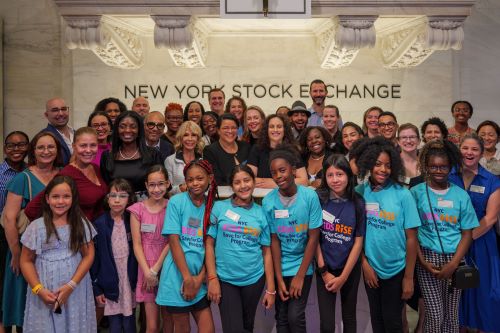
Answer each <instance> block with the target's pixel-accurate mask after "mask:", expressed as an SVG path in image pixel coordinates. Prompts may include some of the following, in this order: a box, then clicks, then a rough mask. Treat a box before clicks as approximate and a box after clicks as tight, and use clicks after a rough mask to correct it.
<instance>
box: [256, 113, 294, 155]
mask: <svg viewBox="0 0 500 333" xmlns="http://www.w3.org/2000/svg"><path fill="white" fill-rule="evenodd" d="M274 118H278V119H280V120H281V121H282V123H283V130H284V135H283V142H282V143H288V144H294V143H295V140H294V138H293V133H292V127H291V126H290V123H289V122H288V120H287V119H285V118H283V116H280V115H277V114H271V115H269V116H267V117H266V120H265V121H264V125H263V126H262V130H261V131H260V136H259V141H258V146H259V148H260V149H262V150H266V149H271V145H270V144H271V142H270V140H269V122H270V121H271V119H274Z"/></svg>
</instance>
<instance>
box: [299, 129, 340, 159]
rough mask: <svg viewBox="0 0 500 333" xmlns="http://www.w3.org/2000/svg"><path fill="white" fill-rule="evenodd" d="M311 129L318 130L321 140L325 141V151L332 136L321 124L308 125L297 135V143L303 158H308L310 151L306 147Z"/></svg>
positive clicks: (330, 142)
mask: <svg viewBox="0 0 500 333" xmlns="http://www.w3.org/2000/svg"><path fill="white" fill-rule="evenodd" d="M312 130H318V131H319V132H320V133H321V136H322V137H323V140H324V141H325V151H326V150H328V149H329V147H330V145H331V144H332V140H333V138H332V136H331V135H330V133H328V131H327V130H326V128H324V127H322V126H310V127H306V129H305V130H304V131H303V132H302V133H301V134H300V137H299V145H300V148H301V149H302V152H303V156H304V158H309V154H310V153H311V152H310V151H309V149H308V148H307V136H308V135H309V133H311V131H312Z"/></svg>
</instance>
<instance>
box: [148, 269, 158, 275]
mask: <svg viewBox="0 0 500 333" xmlns="http://www.w3.org/2000/svg"><path fill="white" fill-rule="evenodd" d="M149 273H150V274H151V275H153V276H155V277H156V276H158V272H157V271H155V270H154V269H152V268H150V269H149Z"/></svg>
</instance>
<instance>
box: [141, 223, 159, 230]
mask: <svg viewBox="0 0 500 333" xmlns="http://www.w3.org/2000/svg"><path fill="white" fill-rule="evenodd" d="M155 230H156V224H149V223H142V224H141V232H155Z"/></svg>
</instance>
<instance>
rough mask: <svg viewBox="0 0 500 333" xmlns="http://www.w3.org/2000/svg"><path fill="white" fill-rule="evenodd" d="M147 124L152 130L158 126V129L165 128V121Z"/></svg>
mask: <svg viewBox="0 0 500 333" xmlns="http://www.w3.org/2000/svg"><path fill="white" fill-rule="evenodd" d="M146 126H147V128H149V129H150V130H152V129H154V128H155V127H156V128H157V129H159V130H160V131H161V130H163V129H164V128H165V124H164V123H155V122H153V121H149V122H147V123H146Z"/></svg>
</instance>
